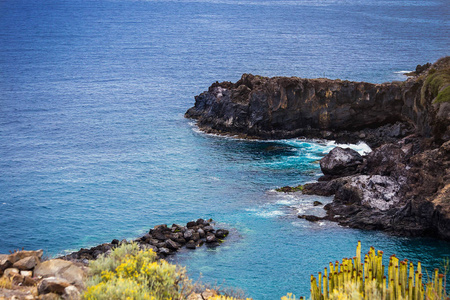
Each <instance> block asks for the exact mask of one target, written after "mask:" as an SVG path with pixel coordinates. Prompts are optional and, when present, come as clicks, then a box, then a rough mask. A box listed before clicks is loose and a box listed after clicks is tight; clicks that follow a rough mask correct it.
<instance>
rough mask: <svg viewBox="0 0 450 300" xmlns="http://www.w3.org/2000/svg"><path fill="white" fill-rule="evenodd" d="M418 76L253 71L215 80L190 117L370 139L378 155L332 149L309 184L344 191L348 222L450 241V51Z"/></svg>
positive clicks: (235, 128)
mask: <svg viewBox="0 0 450 300" xmlns="http://www.w3.org/2000/svg"><path fill="white" fill-rule="evenodd" d="M411 75H412V76H411V77H410V78H409V79H408V80H406V81H405V82H391V83H383V84H371V83H365V82H350V81H342V80H329V79H302V78H296V77H290V78H285V77H274V78H266V77H260V76H254V75H250V74H244V75H243V76H242V78H241V79H240V80H239V81H238V82H236V83H231V82H222V83H217V82H216V83H214V84H213V85H212V86H211V87H210V88H209V90H208V91H206V92H204V93H202V94H200V95H199V96H197V97H196V98H195V106H194V107H192V108H190V109H189V110H188V111H187V112H186V117H188V118H194V119H197V124H198V126H199V127H200V128H201V129H202V130H204V131H206V132H213V133H219V134H230V135H239V136H241V137H248V138H263V139H265V138H271V139H276V138H290V137H308V138H325V139H334V140H338V141H341V142H357V141H359V140H363V141H365V142H367V143H368V144H369V145H370V146H371V147H372V148H374V151H373V152H372V153H371V154H369V155H368V156H366V157H358V156H356V155H355V154H354V153H348V151H347V150H345V149H341V150H342V151H341V150H336V151H334V152H333V151H332V152H333V153H330V154H329V155H327V157H325V158H324V159H323V160H322V161H321V167H322V171H323V173H324V176H323V177H322V178H321V179H320V180H319V182H318V183H316V184H311V185H307V186H305V189H304V192H305V193H312V194H322V195H333V194H334V195H335V198H334V201H333V203H331V204H330V205H328V206H327V207H326V209H327V211H328V216H327V218H328V219H330V220H333V221H337V222H339V223H341V224H343V225H347V226H351V227H356V228H364V229H381V230H386V231H391V232H395V233H397V234H402V235H429V236H436V237H440V238H443V239H448V240H450V142H449V140H450V57H445V58H442V59H440V60H438V61H437V62H436V63H434V64H433V65H431V64H427V65H425V66H417V68H416V72H413V74H411ZM346 151H347V152H346Z"/></svg>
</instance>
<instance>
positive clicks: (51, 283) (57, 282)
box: [37, 277, 70, 295]
mask: <svg viewBox="0 0 450 300" xmlns="http://www.w3.org/2000/svg"><path fill="white" fill-rule="evenodd" d="M68 286H70V283H69V282H68V281H67V280H65V279H62V278H56V277H48V278H44V279H43V280H42V281H41V282H40V283H39V284H38V287H37V288H38V293H39V294H40V295H42V294H48V293H55V294H59V295H62V294H63V293H64V290H65V288H67V287H68Z"/></svg>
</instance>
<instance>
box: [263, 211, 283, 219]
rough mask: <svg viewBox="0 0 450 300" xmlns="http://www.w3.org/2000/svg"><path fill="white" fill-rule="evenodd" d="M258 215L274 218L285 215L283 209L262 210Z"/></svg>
mask: <svg viewBox="0 0 450 300" xmlns="http://www.w3.org/2000/svg"><path fill="white" fill-rule="evenodd" d="M256 215H257V216H259V217H263V218H273V217H278V216H282V215H284V212H282V211H281V210H272V211H261V212H258V213H256Z"/></svg>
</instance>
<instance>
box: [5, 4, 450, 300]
mask: <svg viewBox="0 0 450 300" xmlns="http://www.w3.org/2000/svg"><path fill="white" fill-rule="evenodd" d="M448 15H449V8H448V3H447V1H445V0H444V1H406V0H405V1H367V0H366V1H363V0H347V1H336V0H326V1H320V2H318V1H308V0H299V1H276V0H272V1H268V0H267V1H266V0H262V1H237V0H236V1H235V0H203V1H202V0H198V1H189V0H185V1H164V0H162V1H156V0H154V1H130V0H121V1H118V0H117V1H116V0H110V1H108V0H92V1H81V0H73V1H63V0H49V1H45V2H44V1H42V2H39V1H27V0H4V1H1V2H0V90H1V93H0V228H1V230H0V253H7V252H8V251H9V250H13V249H18V248H22V247H25V248H26V249H38V248H42V249H44V250H45V251H46V253H47V254H48V255H50V256H53V255H58V254H61V253H64V252H66V251H71V250H77V249H79V248H80V247H89V246H93V245H96V244H99V243H103V242H108V241H110V240H112V239H113V238H119V239H122V238H133V237H137V236H139V235H141V234H143V233H145V232H146V231H147V230H148V229H149V228H150V227H153V226H154V225H157V224H161V223H169V224H171V223H177V222H178V223H186V222H187V221H190V220H192V219H195V218H198V217H202V218H210V217H211V218H213V219H215V220H217V221H218V222H219V223H220V225H222V226H225V227H228V228H230V229H232V235H231V236H230V237H229V238H228V239H227V241H226V242H225V243H224V244H223V245H222V246H221V247H219V248H217V249H206V248H205V249H198V250H196V251H193V252H187V251H184V252H182V253H180V254H179V255H177V256H176V257H174V258H173V259H174V260H175V261H177V262H179V263H180V264H183V265H185V266H186V267H187V269H188V271H189V273H190V274H192V276H193V277H194V278H198V277H199V273H200V272H201V273H202V274H203V280H204V281H207V282H210V283H214V282H217V283H219V284H221V285H224V286H235V287H239V288H242V289H243V290H244V291H246V292H247V294H248V295H250V296H252V297H253V298H254V299H277V298H279V297H280V296H282V295H284V294H286V293H287V292H294V293H296V294H297V295H307V294H308V291H309V276H310V274H313V273H314V274H316V273H317V272H318V271H320V270H321V269H322V268H323V267H325V265H326V264H327V263H328V262H329V261H334V260H337V259H341V258H342V257H348V256H353V255H354V249H355V247H356V242H357V241H358V240H361V241H362V243H363V250H367V249H368V247H369V246H371V245H373V246H375V247H376V248H377V249H382V250H384V251H385V253H386V255H390V254H394V253H395V254H397V256H399V257H401V258H411V259H412V260H414V261H417V260H419V259H420V260H422V261H423V262H424V264H425V266H426V267H427V268H432V267H439V264H440V262H441V261H442V259H443V258H444V257H448V256H450V246H449V244H448V243H446V242H443V241H437V240H433V239H427V238H404V237H395V236H391V235H387V234H384V233H381V232H366V231H360V230H353V229H349V228H342V227H339V226H337V225H336V224H333V223H327V222H319V223H317V224H315V223H308V222H307V221H305V220H300V219H298V218H297V217H296V215H297V213H304V212H308V211H314V208H313V206H312V202H313V201H314V200H317V199H319V197H311V196H308V197H305V196H301V195H289V194H279V193H275V192H274V191H273V189H274V188H276V187H280V186H284V185H297V184H303V183H305V182H308V181H312V180H316V179H317V178H318V177H319V176H320V168H319V166H318V164H317V160H318V159H320V158H321V157H322V156H323V155H325V154H326V153H327V151H329V150H331V149H332V147H333V144H332V143H330V142H323V141H305V140H300V139H293V140H281V141H244V140H238V139H233V138H224V137H217V136H211V135H205V134H202V133H200V132H198V131H197V130H196V128H195V126H194V125H193V124H192V121H190V120H186V119H184V117H183V114H184V112H185V111H186V110H187V109H188V108H189V107H191V106H192V105H193V104H194V96H195V95H197V94H199V93H201V92H202V91H204V90H206V89H207V88H208V86H209V85H210V84H211V83H213V82H215V81H223V80H229V81H233V82H234V81H236V80H238V79H239V78H240V76H241V74H243V73H253V74H258V75H263V76H281V75H282V76H298V77H308V78H315V77H328V78H340V79H348V80H357V81H370V82H385V81H391V80H404V79H405V78H404V76H403V75H402V74H401V72H400V71H407V70H413V69H414V68H415V66H416V65H417V64H423V63H426V62H428V61H430V62H433V61H435V60H436V59H438V58H439V57H442V56H445V55H448V54H449V53H448V49H449V44H450V41H449V31H450V30H449V29H450V24H449V21H448ZM354 147H357V148H358V147H359V149H360V150H362V149H361V145H360V146H354ZM319 200H320V201H323V202H327V201H330V199H329V198H325V199H322V198H320V199H319ZM314 212H315V213H322V212H321V211H317V208H316V211H314Z"/></svg>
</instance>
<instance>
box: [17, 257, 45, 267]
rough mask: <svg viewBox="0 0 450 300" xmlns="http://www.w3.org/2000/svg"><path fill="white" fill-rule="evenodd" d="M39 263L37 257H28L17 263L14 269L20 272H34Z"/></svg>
mask: <svg viewBox="0 0 450 300" xmlns="http://www.w3.org/2000/svg"><path fill="white" fill-rule="evenodd" d="M38 263H39V259H38V258H37V257H36V256H28V257H25V258H22V259H21V260H18V261H16V262H15V263H14V265H13V267H14V268H17V269H19V270H32V269H33V268H34V267H35V266H36V265H37V264H38Z"/></svg>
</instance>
